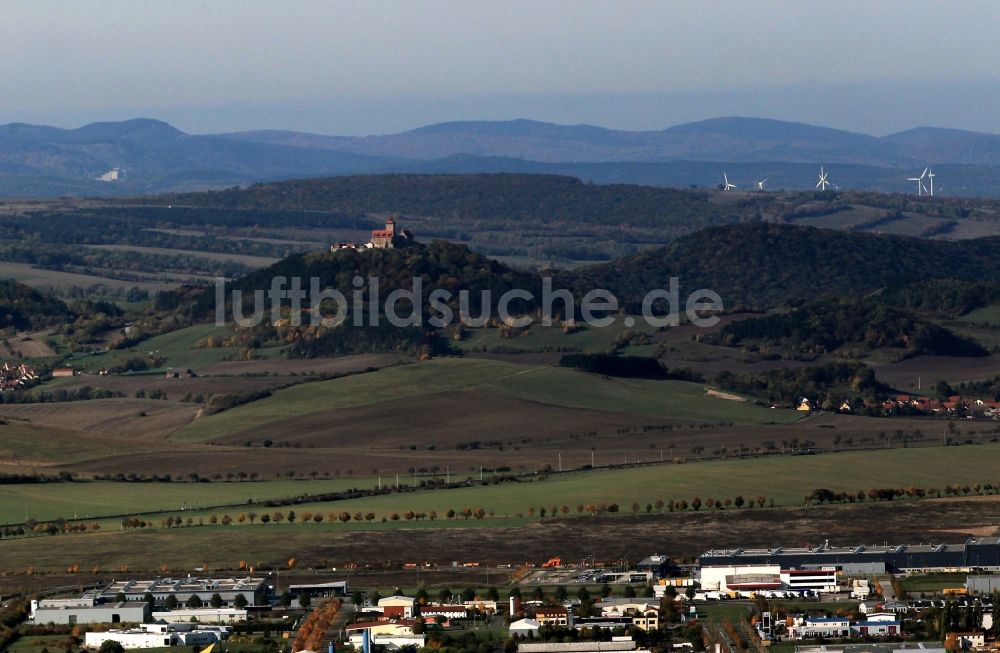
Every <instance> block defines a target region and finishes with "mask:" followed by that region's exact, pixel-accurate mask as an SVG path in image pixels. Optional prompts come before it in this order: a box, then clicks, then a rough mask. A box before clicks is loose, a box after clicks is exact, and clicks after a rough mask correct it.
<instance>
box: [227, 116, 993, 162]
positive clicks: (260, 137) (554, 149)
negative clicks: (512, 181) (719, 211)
mask: <svg viewBox="0 0 1000 653" xmlns="http://www.w3.org/2000/svg"><path fill="white" fill-rule="evenodd" d="M219 136H220V137H223V138H231V139H235V140H242V141H250V142H259V143H269V144H272V145H294V146H295V147H307V148H315V149H332V150H337V151H341V152H353V153H356V154H367V155H370V156H394V157H399V158H404V159H440V158H444V157H448V156H453V155H458V154H465V155H472V156H481V157H505V158H515V159H525V160H530V161H538V162H542V163H584V162H586V163H611V162H625V161H627V162H635V163H660V162H666V161H677V160H694V161H719V162H741V161H742V162H750V161H753V162H761V161H783V162H789V163H816V162H821V161H823V162H826V163H850V164H863V165H872V166H882V167H899V166H918V165H919V166H923V165H927V164H928V163H932V164H942V163H952V164H972V165H1000V136H998V135H994V134H984V133H976V132H966V131H960V130H951V129H938V128H932V127H921V128H917V129H911V130H908V131H906V132H900V133H898V134H891V135H889V136H883V137H876V136H870V135H867V134H857V133H854V132H849V131H844V130H839V129H831V128H828V127H816V126H813V125H808V124H804V123H796V122H785V121H780V120H771V119H764V118H740V117H733V118H713V119H710V120H703V121H699V122H693V123H686V124H682V125H676V126H674V127H668V128H666V129H663V130H659V131H622V130H613V129H605V128H603V127H595V126H593V125H557V124H552V123H545V122H538V121H533V120H523V119H522V120H510V121H494V122H484V121H470V122H448V123H439V124H435V125H428V126H426V127H420V128H417V129H413V130H410V131H406V132H401V133H398V134H389V135H383V136H361V137H347V136H321V135H318V134H305V133H300V132H283V131H260V132H257V131H251V132H237V133H232V134H219ZM942 153H943V154H946V158H942V157H941V154H942Z"/></svg>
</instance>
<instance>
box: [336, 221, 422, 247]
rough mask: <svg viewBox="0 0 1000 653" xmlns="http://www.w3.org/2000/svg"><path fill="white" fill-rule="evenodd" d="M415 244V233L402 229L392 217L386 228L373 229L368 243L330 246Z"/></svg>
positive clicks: (397, 245) (404, 245)
mask: <svg viewBox="0 0 1000 653" xmlns="http://www.w3.org/2000/svg"><path fill="white" fill-rule="evenodd" d="M412 244H413V234H412V233H411V232H410V230H409V229H402V228H400V227H399V225H398V224H397V223H396V219H395V218H392V217H390V218H389V219H387V220H386V221H385V229H375V230H373V231H372V238H371V240H370V241H368V243H367V244H366V245H358V244H357V243H336V244H334V245H331V246H330V251H331V252H335V251H337V250H339V249H396V248H398V247H406V246H407V245H412Z"/></svg>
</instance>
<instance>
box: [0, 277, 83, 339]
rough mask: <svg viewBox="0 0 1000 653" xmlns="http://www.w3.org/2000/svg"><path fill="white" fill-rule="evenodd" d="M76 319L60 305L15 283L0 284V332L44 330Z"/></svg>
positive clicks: (68, 310)
mask: <svg viewBox="0 0 1000 653" xmlns="http://www.w3.org/2000/svg"><path fill="white" fill-rule="evenodd" d="M77 317H78V315H77V313H75V312H74V311H73V310H72V309H70V308H69V307H68V306H67V305H66V304H64V303H63V302H62V301H60V300H58V299H56V298H54V297H50V296H48V295H44V294H42V293H40V292H38V291H37V290H34V289H33V288H29V287H28V286H26V285H24V284H21V283H17V282H16V281H9V280H3V281H0V328H7V327H14V328H15V329H26V330H30V329H44V328H46V327H51V326H58V325H62V324H64V323H65V322H67V321H69V322H71V321H73V320H75V319H76V318H77Z"/></svg>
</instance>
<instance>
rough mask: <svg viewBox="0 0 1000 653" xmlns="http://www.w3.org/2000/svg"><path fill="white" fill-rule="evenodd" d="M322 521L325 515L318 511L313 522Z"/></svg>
mask: <svg viewBox="0 0 1000 653" xmlns="http://www.w3.org/2000/svg"><path fill="white" fill-rule="evenodd" d="M322 521H323V515H321V514H319V513H318V512H317V513H316V514H315V515H313V523H316V524H319V523H320V522H322Z"/></svg>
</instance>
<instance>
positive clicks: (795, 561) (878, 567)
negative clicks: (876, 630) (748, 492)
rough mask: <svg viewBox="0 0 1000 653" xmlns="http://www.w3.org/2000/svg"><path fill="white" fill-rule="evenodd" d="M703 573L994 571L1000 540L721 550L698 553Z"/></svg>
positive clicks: (998, 562)
mask: <svg viewBox="0 0 1000 653" xmlns="http://www.w3.org/2000/svg"><path fill="white" fill-rule="evenodd" d="M698 562H699V565H700V566H701V567H702V569H704V568H705V567H725V566H729V567H732V566H743V567H750V566H755V565H756V566H761V565H779V566H780V567H781V568H782V569H817V568H823V567H832V568H835V569H837V570H838V571H842V572H846V573H856V574H878V573H886V572H903V571H907V570H930V569H934V570H944V569H956V570H958V569H975V568H985V569H1000V538H998V537H977V538H970V539H969V540H968V541H967V542H965V543H964V544H900V545H898V546H883V545H871V546H864V545H862V546H855V547H838V546H830V545H829V543H826V544H823V545H820V546H817V547H814V548H782V547H778V548H774V549H742V548H740V549H731V550H728V549H724V550H712V551H708V552H706V553H703V554H702V555H701V556H700V557H699V558H698Z"/></svg>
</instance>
